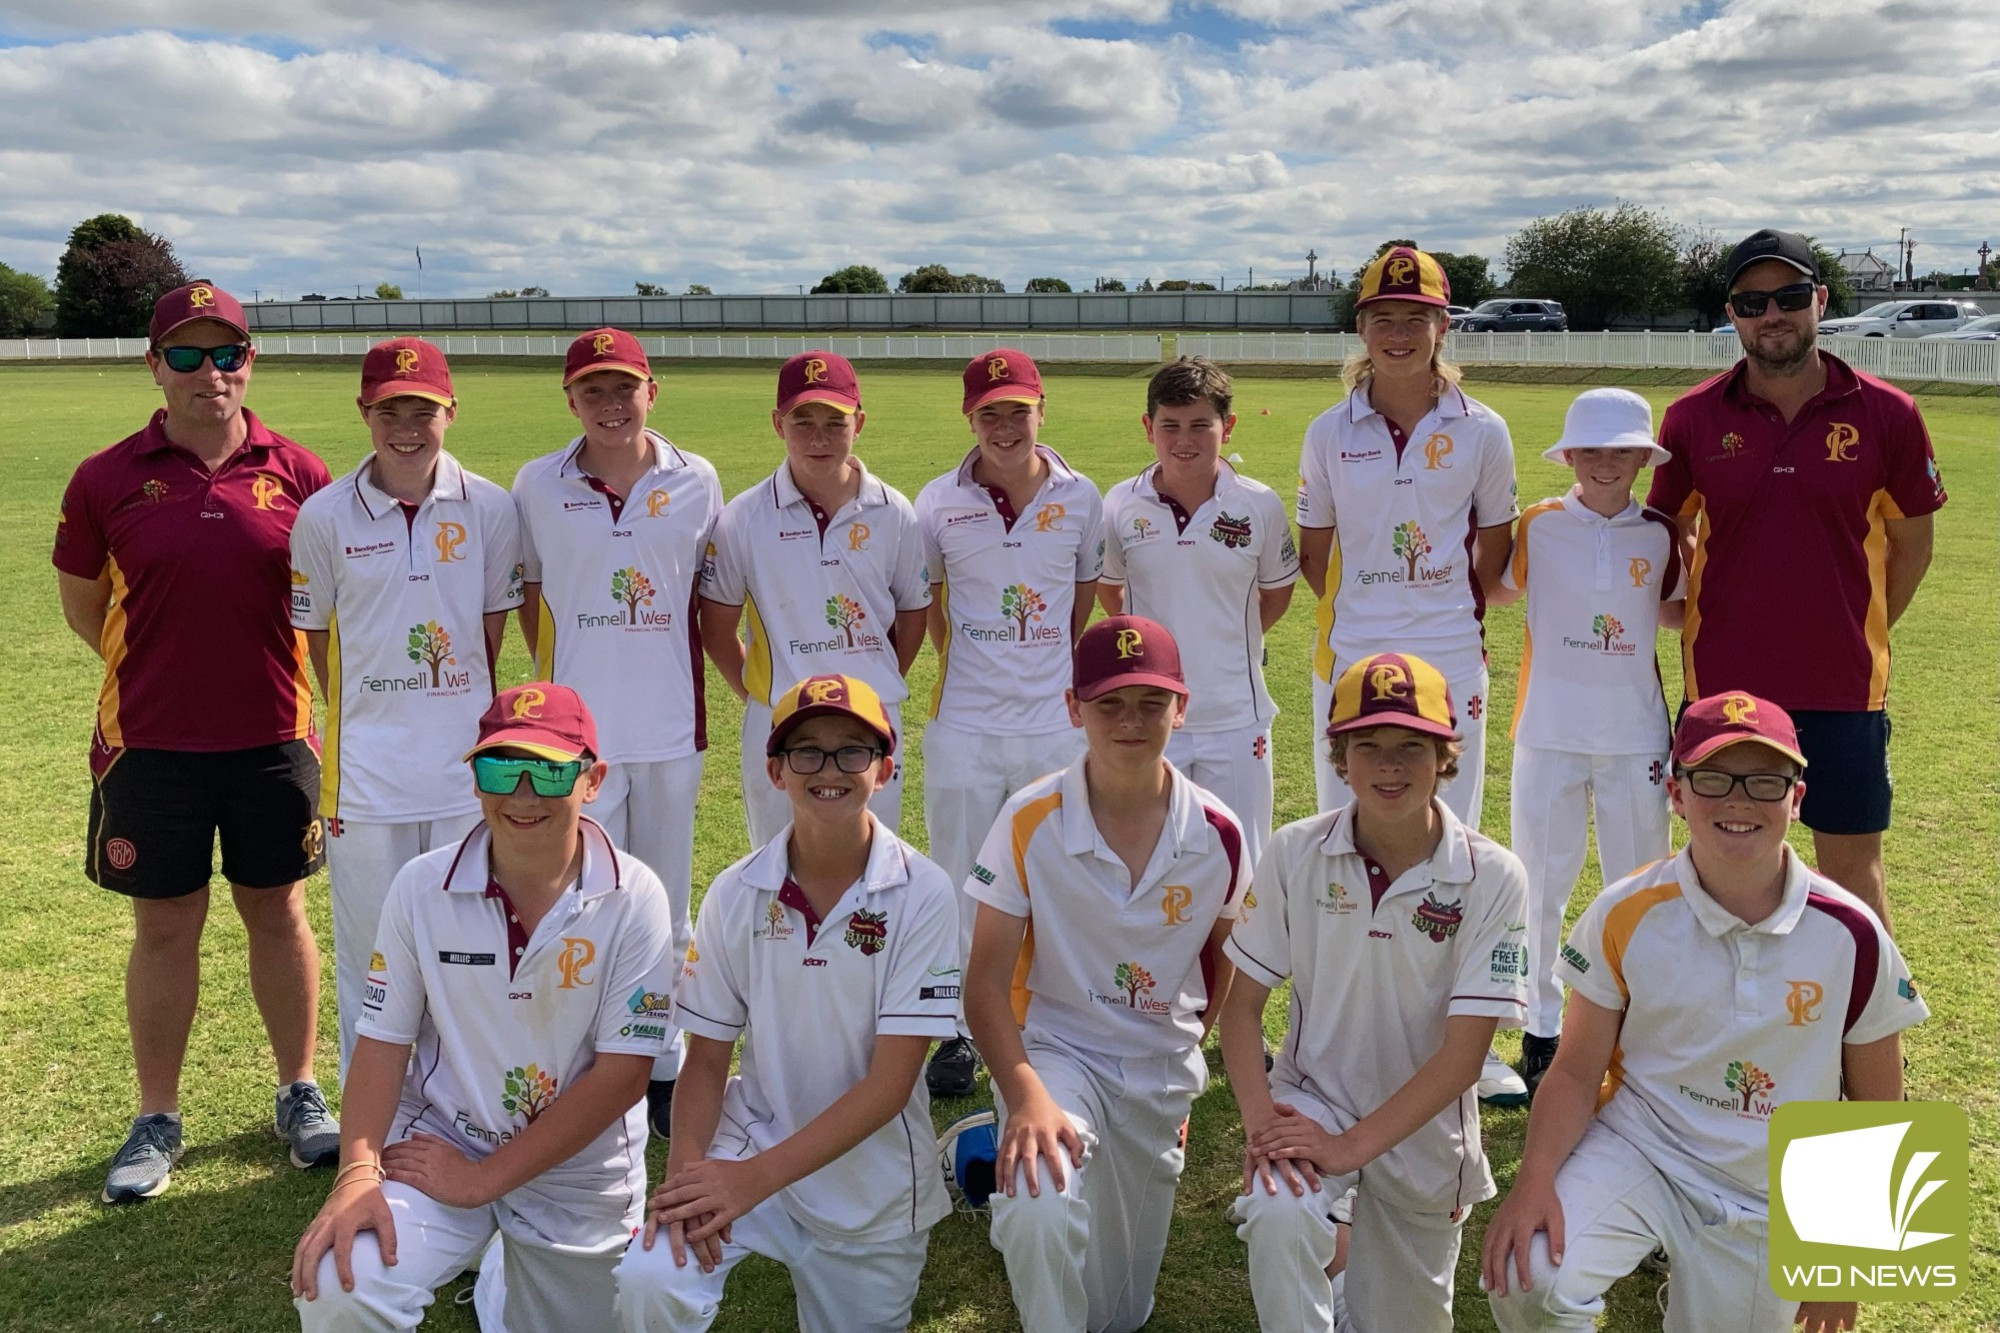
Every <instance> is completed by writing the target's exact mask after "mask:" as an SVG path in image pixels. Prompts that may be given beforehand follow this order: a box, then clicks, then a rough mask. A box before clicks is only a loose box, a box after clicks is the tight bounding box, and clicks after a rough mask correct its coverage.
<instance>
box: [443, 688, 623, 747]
mask: <svg viewBox="0 0 2000 1333" xmlns="http://www.w3.org/2000/svg"><path fill="white" fill-rule="evenodd" d="M503 747H506V748H511V749H516V750H526V751H527V752H528V753H530V754H532V755H535V756H537V757H538V758H542V759H555V760H559V761H560V760H566V759H577V758H581V757H582V756H583V754H584V753H585V752H586V751H588V752H589V753H590V754H591V755H592V756H596V755H597V754H599V753H601V752H600V751H599V750H598V748H597V722H596V720H595V719H593V718H592V717H591V716H590V709H589V708H587V707H585V705H584V702H583V696H582V695H580V694H578V693H577V692H576V691H575V690H573V689H571V688H570V687H569V686H567V685H557V684H555V683H554V682H551V681H544V682H542V683H540V684H535V685H516V686H515V687H514V688H513V689H511V690H502V691H500V693H498V694H496V695H495V696H493V702H492V703H490V704H488V705H487V706H486V711H485V712H484V713H481V714H480V715H479V743H478V744H477V745H474V746H473V747H472V748H471V749H470V750H467V751H466V752H465V757H466V758H467V759H471V758H472V756H474V755H476V754H482V753H484V752H485V751H487V750H498V749H501V748H503Z"/></svg>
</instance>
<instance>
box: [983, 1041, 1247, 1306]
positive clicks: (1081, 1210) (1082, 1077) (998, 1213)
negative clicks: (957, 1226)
mask: <svg viewBox="0 0 2000 1333" xmlns="http://www.w3.org/2000/svg"><path fill="white" fill-rule="evenodd" d="M1028 1063H1029V1064H1030V1065H1032V1066H1034V1070H1035V1073H1036V1075H1037V1076H1039V1077H1040V1078H1041V1080H1042V1084H1043V1086H1045V1087H1046V1088H1047V1089H1048V1091H1049V1095H1050V1096H1051V1097H1053V1098H1054V1099H1055V1103H1056V1105H1057V1106H1060V1107H1061V1108H1062V1109H1063V1112H1064V1114H1066V1115H1068V1116H1069V1118H1070V1123H1071V1124H1073V1125H1075V1126H1076V1129H1077V1133H1078V1134H1080V1135H1082V1137H1083V1145H1084V1156H1083V1163H1082V1165H1081V1166H1077V1165H1073V1164H1071V1163H1070V1162H1069V1161H1068V1160H1067V1156H1066V1155H1065V1159H1064V1161H1063V1163H1062V1167H1063V1187H1062V1188H1061V1189H1060V1190H1058V1189H1053V1188H1051V1186H1050V1181H1049V1176H1048V1164H1047V1163H1046V1162H1045V1161H1044V1162H1037V1164H1036V1173H1037V1178H1038V1180H1039V1182H1040V1185H1041V1191H1042V1192H1041V1194H1040V1195H1039V1196H1036V1195H1031V1194H1029V1193H1028V1186H1027V1180H1026V1176H1025V1175H1024V1174H1023V1173H1022V1171H1021V1170H1020V1169H1019V1168H1017V1169H1016V1171H1015V1192H1014V1196H1013V1197H1012V1198H1008V1197H1007V1196H1006V1194H1005V1193H1003V1192H1002V1191H1000V1190H998V1189H996V1190H995V1191H994V1193H993V1200H992V1204H993V1246H994V1248H995V1249H997V1250H999V1251H1000V1254H1001V1256H1002V1257H1003V1258H1004V1259H1005V1260H1006V1263H1007V1282H1008V1285H1009V1286H1011V1287H1012V1288H1013V1293H1014V1308H1015V1310H1016V1311H1017V1312H1019V1314H1020V1316H1021V1327H1022V1329H1023V1330H1024V1333H1085V1331H1086V1330H1088V1333H1133V1330H1135V1329H1137V1328H1138V1327H1139V1326H1140V1325H1142V1324H1144V1323H1145V1322H1146V1320H1147V1318H1148V1317H1149V1316H1150V1315H1151V1314H1152V1312H1153V1288H1154V1286H1155V1284H1156V1283H1157V1282H1158V1281H1159V1277H1160V1261H1161V1259H1162V1258H1164V1257H1165V1255H1166V1251H1167V1226H1168V1224H1169V1223H1170V1222H1171V1221H1172V1220H1173V1213H1174V1189H1175V1187H1176V1186H1177V1185H1178V1184H1179V1183H1180V1178H1181V1167H1182V1165H1183V1164H1184V1163H1185V1161H1186V1152H1185V1150H1184V1149H1183V1146H1182V1143H1181V1132H1182V1126H1183V1125H1184V1124H1185V1123H1186V1121H1187V1117H1188V1108H1189V1107H1190V1106H1192V1105H1193V1103H1194V1099H1195V1098H1196V1097H1197V1096H1199V1095H1200V1094H1201V1090H1202V1088H1203V1087H1204V1086H1205V1085H1206V1084H1207V1082H1208V1067H1207V1065H1206V1064H1205V1063H1203V1060H1202V1056H1201V1052H1200V1051H1199V1050H1188V1051H1185V1052H1183V1053H1181V1054H1180V1055H1172V1056H1161V1055H1150V1056H1131V1057H1127V1058H1125V1059H1122V1060H1121V1059H1116V1058H1112V1057H1108V1056H1099V1055H1085V1054H1083V1053H1081V1052H1078V1051H1075V1050H1072V1049H1069V1048H1057V1047H1054V1046H1049V1045H1045V1044H1042V1043H1039V1042H1033V1041H1031V1042H1029V1043H1028ZM994 1103H995V1107H996V1109H997V1110H998V1111H999V1114H1000V1128H1001V1132H1002V1133H1003V1134H1004V1133H1005V1132H1006V1123H1007V1121H1006V1117H1007V1106H1006V1102H1005V1100H1004V1099H1003V1098H1001V1097H1000V1095H999V1092H998V1090H997V1089H996V1090H995V1093H994Z"/></svg>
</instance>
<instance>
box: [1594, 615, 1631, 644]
mask: <svg viewBox="0 0 2000 1333" xmlns="http://www.w3.org/2000/svg"><path fill="white" fill-rule="evenodd" d="M1590 632H1591V633H1592V634H1595V635H1596V636H1597V637H1598V639H1599V641H1600V645H1601V646H1602V647H1603V649H1604V651H1605V652H1607V653H1608V652H1610V651H1611V645H1612V644H1613V643H1614V642H1616V641H1617V639H1618V638H1619V636H1620V635H1622V634H1624V633H1625V622H1624V621H1622V620H1620V619H1619V618H1618V617H1617V616H1614V615H1601V616H1597V617H1596V618H1594V619H1593V620H1592V621H1591V622H1590Z"/></svg>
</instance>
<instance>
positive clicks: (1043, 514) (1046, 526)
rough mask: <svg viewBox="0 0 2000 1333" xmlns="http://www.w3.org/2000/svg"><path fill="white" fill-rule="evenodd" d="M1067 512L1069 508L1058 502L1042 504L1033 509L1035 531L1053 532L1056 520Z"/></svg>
mask: <svg viewBox="0 0 2000 1333" xmlns="http://www.w3.org/2000/svg"><path fill="white" fill-rule="evenodd" d="M1068 512H1069V510H1067V509H1065V508H1064V507H1063V506H1061V505H1058V504H1046V505H1043V506H1042V507H1041V508H1040V509H1037V510H1036V511H1035V531H1036V532H1054V531H1055V530H1056V520H1057V519H1059V518H1061V517H1062V516H1063V515H1064V514H1067V513H1068Z"/></svg>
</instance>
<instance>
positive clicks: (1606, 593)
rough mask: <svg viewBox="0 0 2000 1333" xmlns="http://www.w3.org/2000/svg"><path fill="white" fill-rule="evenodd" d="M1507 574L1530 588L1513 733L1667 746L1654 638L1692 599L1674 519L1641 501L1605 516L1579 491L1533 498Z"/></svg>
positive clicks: (1623, 750) (1599, 745) (1581, 742)
mask: <svg viewBox="0 0 2000 1333" xmlns="http://www.w3.org/2000/svg"><path fill="white" fill-rule="evenodd" d="M1500 582H1501V583H1502V584H1503V585H1504V586H1506V587H1508V588H1525V589H1527V592H1528V605H1527V625H1526V628H1525V630H1524V632H1523V635H1522V643H1521V684H1520V690H1519V693H1518V694H1517V695H1516V696H1515V702H1514V726H1513V731H1512V733H1511V734H1512V736H1513V738H1514V740H1516V741H1518V742H1520V743H1521V744H1523V745H1532V746H1536V747H1538V748H1541V749H1545V750H1568V751H1572V752H1574V753H1577V754H1665V753H1666V750H1667V744H1668V741H1669V739H1670V731H1671V726H1670V724H1669V723H1668V721H1667V701H1666V698H1665V697H1664V696H1663V695H1662V694H1661V692H1660V666H1659V661H1658V659H1657V658H1656V657H1655V656H1654V638H1655V636H1656V635H1657V634H1658V633H1659V628H1660V604H1661V603H1662V602H1675V601H1679V600H1681V599H1682V598H1684V597H1686V596H1687V581H1686V579H1685V578H1684V577H1683V576H1682V567H1681V558H1680V534H1679V531H1678V530H1677V529H1676V528H1675V527H1674V521H1673V519H1671V518H1669V517H1668V516H1667V515H1665V514H1662V513H1661V512H1660V511H1659V510H1657V509H1647V508H1644V507H1642V506H1641V505H1638V504H1636V503H1634V504H1630V505H1627V506H1626V507H1625V510H1624V512H1623V513H1621V514H1619V515H1618V516H1617V517H1615V518H1606V517H1604V515H1602V514H1600V513H1598V512H1597V511H1596V510H1594V509H1592V508H1590V507H1589V506H1588V505H1586V504H1584V503H1583V501H1581V500H1579V499H1578V498H1577V496H1576V492H1574V491H1571V492H1570V493H1569V494H1567V495H1564V496H1561V497H1559V498H1556V499H1551V500H1543V501H1541V502H1540V503H1539V504H1533V505H1530V506H1528V508H1527V509H1526V510H1525V511H1524V512H1523V513H1522V515H1521V526H1520V527H1519V528H1518V529H1517V530H1516V531H1515V534H1514V558H1513V559H1512V560H1510V561H1508V563H1507V572H1506V573H1505V574H1503V575H1501V578H1500Z"/></svg>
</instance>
